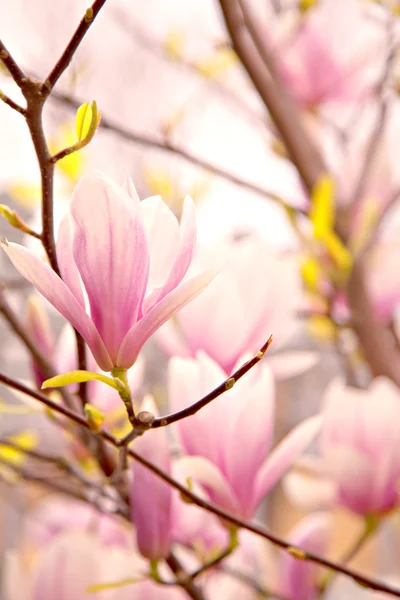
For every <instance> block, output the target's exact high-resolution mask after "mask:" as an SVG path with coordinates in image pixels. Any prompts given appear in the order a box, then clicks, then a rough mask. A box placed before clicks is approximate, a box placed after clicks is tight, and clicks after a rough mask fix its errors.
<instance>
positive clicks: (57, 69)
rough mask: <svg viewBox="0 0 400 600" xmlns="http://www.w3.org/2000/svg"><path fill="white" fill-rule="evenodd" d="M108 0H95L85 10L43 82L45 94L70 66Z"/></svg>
mask: <svg viewBox="0 0 400 600" xmlns="http://www.w3.org/2000/svg"><path fill="white" fill-rule="evenodd" d="M106 1H107V0H95V1H94V2H93V4H92V6H91V7H90V8H88V9H87V10H86V12H85V15H84V17H83V18H82V20H81V22H80V23H79V25H78V27H77V29H76V31H75V33H74V35H73V36H72V38H71V40H70V41H69V43H68V44H67V47H66V48H65V50H64V52H63V53H62V55H61V56H60V58H59V59H58V61H57V63H56V65H55V66H54V67H53V69H52V70H51V72H50V73H49V75H48V76H47V77H46V79H45V81H44V83H43V90H42V91H43V94H44V96H45V97H47V96H48V95H49V94H50V92H51V91H52V89H53V87H54V86H55V84H56V83H57V81H58V79H59V78H60V77H61V75H62V74H63V73H64V71H65V69H66V68H67V67H68V65H69V63H70V62H71V60H72V58H73V56H74V54H75V52H76V50H77V49H78V46H79V45H80V43H81V42H82V40H83V38H84V37H85V35H86V34H87V32H88V30H89V28H90V26H91V25H92V23H93V22H94V20H95V18H96V17H97V15H98V14H99V12H100V10H101V9H102V8H103V6H104V4H105V3H106Z"/></svg>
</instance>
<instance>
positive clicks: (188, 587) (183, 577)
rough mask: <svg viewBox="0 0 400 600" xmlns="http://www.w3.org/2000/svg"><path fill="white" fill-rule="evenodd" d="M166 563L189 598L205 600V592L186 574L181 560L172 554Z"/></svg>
mask: <svg viewBox="0 0 400 600" xmlns="http://www.w3.org/2000/svg"><path fill="white" fill-rule="evenodd" d="M165 562H166V563H167V565H168V566H169V568H170V569H171V571H172V572H173V574H174V575H175V576H176V579H177V581H176V583H177V584H178V585H179V586H180V587H181V588H182V589H184V590H185V592H186V593H187V594H188V596H190V597H191V598H193V600H205V596H204V594H203V592H202V591H201V590H200V589H199V588H198V587H197V585H196V584H195V583H194V582H193V580H192V578H191V577H190V575H188V574H187V573H186V571H185V569H184V567H183V566H182V564H181V562H180V560H178V558H177V557H176V556H175V554H173V553H172V552H171V553H170V555H169V556H168V557H167V558H166V559H165Z"/></svg>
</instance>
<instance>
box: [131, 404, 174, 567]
mask: <svg viewBox="0 0 400 600" xmlns="http://www.w3.org/2000/svg"><path fill="white" fill-rule="evenodd" d="M141 410H149V411H150V412H151V413H152V414H153V415H156V414H157V412H158V411H157V407H156V405H155V403H154V401H153V400H152V399H151V398H149V397H147V398H145V400H144V402H143V404H142V407H141ZM135 451H136V452H138V454H140V455H141V456H143V458H146V459H147V460H149V461H151V462H152V463H153V464H155V465H156V466H157V467H159V468H161V469H162V470H163V471H166V472H167V473H169V472H170V450H169V444H168V438H167V432H166V429H165V428H163V427H162V428H160V429H155V430H154V431H151V430H150V431H148V432H147V433H146V434H144V435H143V436H142V437H140V438H139V439H138V440H137V441H136V442H135ZM132 472H133V481H132V485H131V489H130V500H131V504H130V505H131V518H132V521H133V522H134V524H135V527H136V539H137V545H138V548H139V551H140V552H141V553H142V554H143V556H145V557H146V558H152V559H159V558H165V557H166V556H168V554H169V551H170V545H171V527H172V496H171V487H170V486H169V485H168V484H167V483H165V482H164V481H163V480H162V479H160V478H159V477H157V476H156V475H154V473H152V472H151V471H149V470H148V469H146V467H144V466H143V465H141V464H140V463H139V462H137V461H134V462H133V465H132Z"/></svg>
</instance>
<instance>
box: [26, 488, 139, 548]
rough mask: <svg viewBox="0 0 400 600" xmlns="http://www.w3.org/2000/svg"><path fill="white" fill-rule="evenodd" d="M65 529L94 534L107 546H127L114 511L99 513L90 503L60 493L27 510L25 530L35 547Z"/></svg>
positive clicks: (124, 532) (128, 538)
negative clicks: (31, 509)
mask: <svg viewBox="0 0 400 600" xmlns="http://www.w3.org/2000/svg"><path fill="white" fill-rule="evenodd" d="M111 502H112V500H111V499H110V503H111ZM66 531H70V532H71V531H81V532H82V531H83V532H87V533H92V534H96V535H97V536H98V539H99V541H100V542H101V543H102V544H104V545H106V546H109V547H111V546H122V547H128V546H129V542H130V536H129V534H128V531H127V528H126V527H124V526H123V522H122V521H121V520H120V519H118V518H117V517H115V516H114V515H112V514H106V513H102V512H100V510H96V508H95V507H93V506H91V505H89V504H84V503H83V502H78V501H74V500H72V499H70V498H68V499H67V498H66V497H59V496H50V497H48V498H45V499H44V500H43V501H41V503H40V504H39V506H38V508H37V509H35V510H33V511H32V512H30V513H29V518H28V520H27V524H26V527H25V531H24V534H25V536H26V538H27V540H28V541H29V543H30V544H32V545H33V547H34V548H36V549H37V548H38V547H39V546H44V545H46V544H48V543H49V542H50V541H51V540H53V539H54V538H56V537H57V536H58V535H60V534H61V533H62V532H66Z"/></svg>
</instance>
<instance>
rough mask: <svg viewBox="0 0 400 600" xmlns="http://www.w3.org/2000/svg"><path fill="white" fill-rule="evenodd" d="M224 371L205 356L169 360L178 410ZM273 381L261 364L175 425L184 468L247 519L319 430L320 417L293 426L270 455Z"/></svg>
mask: <svg viewBox="0 0 400 600" xmlns="http://www.w3.org/2000/svg"><path fill="white" fill-rule="evenodd" d="M225 377H226V375H225V373H224V371H223V370H222V369H221V368H220V367H219V366H218V365H217V364H216V363H215V362H214V361H213V360H212V359H211V358H209V357H208V356H207V355H206V354H204V353H202V352H199V353H198V355H197V359H182V358H173V359H171V361H170V366H169V398H170V402H171V408H172V409H173V410H174V411H176V410H180V409H182V408H184V407H185V406H187V405H189V404H191V403H192V402H194V401H195V400H198V399H199V398H200V397H201V396H203V395H204V394H205V393H207V392H209V391H210V390H212V389H213V388H215V387H216V386H217V385H219V384H220V383H221V382H222V381H223V380H224V379H225ZM274 412H275V398H274V383H273V377H272V373H271V370H270V369H269V367H268V365H265V364H264V365H262V366H261V365H259V366H258V368H254V369H252V370H251V371H250V372H249V373H248V374H247V375H246V377H243V378H242V379H240V380H239V381H238V382H237V383H236V384H235V386H234V387H233V388H232V389H231V390H229V391H227V392H226V393H225V394H223V395H222V396H220V397H219V398H217V399H216V400H214V401H213V402H212V403H211V404H209V405H208V406H206V407H205V408H203V409H202V410H201V411H199V412H198V413H197V414H196V415H194V416H192V417H189V418H187V419H183V420H181V421H179V422H178V423H177V430H178V434H179V440H180V443H181V446H182V449H183V450H184V452H185V453H186V454H187V455H188V457H186V458H184V459H182V461H183V463H184V464H185V466H186V468H187V472H188V474H189V475H191V476H192V477H193V478H194V480H195V481H197V482H198V483H199V484H201V485H202V487H203V488H204V489H205V490H206V491H207V493H208V495H209V496H210V498H211V500H212V501H213V502H215V503H217V504H218V505H219V506H221V507H223V508H225V509H226V510H228V511H230V512H232V513H234V514H236V515H238V516H240V517H242V518H243V519H248V518H251V517H252V516H253V514H254V512H255V510H256V508H257V506H258V504H259V503H260V501H261V500H262V498H263V497H264V496H265V494H267V493H268V492H269V490H271V489H272V488H273V486H274V485H275V484H276V483H277V482H278V480H279V479H280V478H281V477H282V475H283V474H284V473H285V471H286V470H287V469H288V468H289V466H290V465H291V464H292V463H293V461H294V460H295V458H296V457H297V456H298V455H299V454H301V453H302V452H303V450H304V449H305V448H306V447H307V446H308V445H309V443H310V442H311V440H312V439H313V437H315V435H316V434H317V432H318V428H319V425H320V419H319V418H311V419H308V420H306V421H304V422H303V423H301V424H300V425H299V426H298V427H296V428H295V429H294V430H293V431H292V432H291V433H290V434H289V435H288V436H287V437H286V438H285V439H284V440H283V441H282V442H281V443H280V444H279V445H278V446H277V448H275V449H274V450H273V451H272V453H271V454H270V456H269V457H268V458H266V455H267V454H268V452H269V451H270V450H271V446H272V442H273V430H274Z"/></svg>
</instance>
